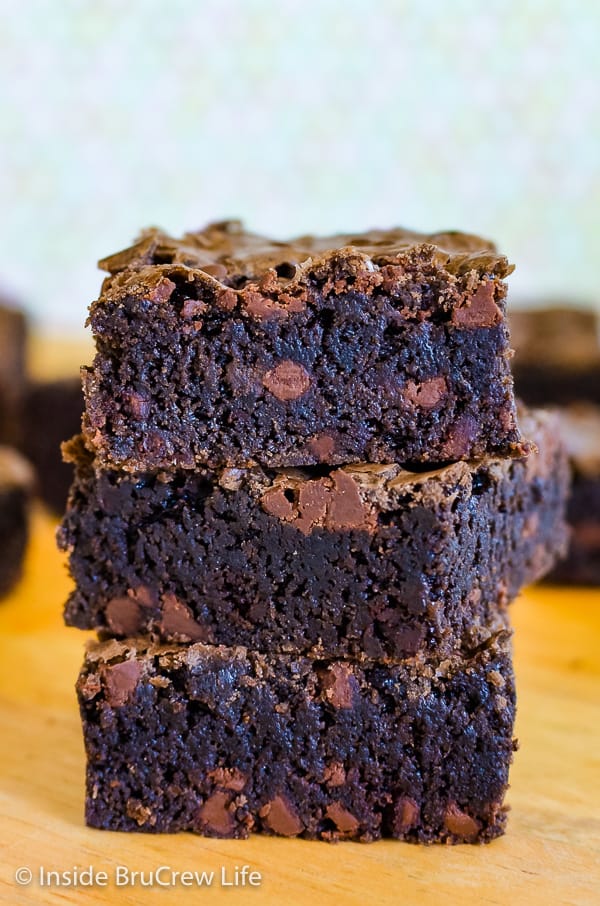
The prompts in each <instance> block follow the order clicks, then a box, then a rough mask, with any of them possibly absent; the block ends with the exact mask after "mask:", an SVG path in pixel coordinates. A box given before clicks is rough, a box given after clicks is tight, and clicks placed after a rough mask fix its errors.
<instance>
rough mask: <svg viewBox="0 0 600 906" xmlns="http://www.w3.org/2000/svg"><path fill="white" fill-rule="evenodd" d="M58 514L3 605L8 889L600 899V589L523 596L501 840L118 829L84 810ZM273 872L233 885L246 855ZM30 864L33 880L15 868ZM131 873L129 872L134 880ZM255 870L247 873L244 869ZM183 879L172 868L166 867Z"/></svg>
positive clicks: (40, 522)
mask: <svg viewBox="0 0 600 906" xmlns="http://www.w3.org/2000/svg"><path fill="white" fill-rule="evenodd" d="M54 530H55V523H54V522H53V521H52V520H51V519H50V518H49V517H48V516H47V515H45V514H44V513H42V512H41V511H38V512H37V513H36V514H35V520H34V534H33V543H32V545H31V548H30V551H29V555H28V559H27V565H26V573H25V576H24V579H23V581H22V582H21V584H20V586H19V588H18V589H17V590H16V591H15V592H14V593H13V595H12V596H11V597H10V598H9V599H7V600H5V601H4V602H3V603H2V604H1V605H0V734H1V736H0V739H1V743H0V900H1V902H3V903H10V904H20V903H51V904H52V903H77V904H91V903H108V902H110V903H131V904H139V903H146V902H147V903H162V902H165V903H185V902H190V903H191V902H206V903H211V904H212V903H215V904H216V903H229V904H233V903H236V904H237V903H256V904H258V903H260V904H261V906H262V904H273V906H275V904H277V906H280V904H286V903H290V904H301V906H302V904H306V906H308V904H311V906H312V904H315V906H321V904H334V903H335V904H357V906H358V904H361V906H362V904H364V903H369V904H371V903H372V904H388V903H389V904H391V903H401V904H411V906H412V904H415V903H416V904H436V906H439V904H440V903H442V904H444V903H451V904H460V906H466V904H478V906H481V904H505V903H510V904H511V906H514V904H521V903H523V904H527V906H535V904H543V906H548V904H554V903H556V904H561V906H562V904H578V906H583V904H598V903H600V868H599V859H600V592H599V591H595V592H594V591H572V590H568V589H547V588H541V587H537V588H534V589H531V590H529V591H528V592H527V593H526V594H525V595H523V596H522V597H521V598H520V599H519V601H517V602H516V603H515V605H514V607H513V616H514V622H515V627H516V637H515V649H516V668H517V675H518V682H519V715H518V726H517V734H518V736H519V739H520V741H521V748H520V751H519V752H518V753H517V756H516V759H515V764H514V767H513V771H512V786H511V789H510V791H509V796H508V801H509V802H510V804H511V806H512V812H511V816H510V821H509V825H508V833H507V834H506V836H505V837H504V838H502V839H500V840H497V841H495V842H494V843H492V844H490V845H489V846H456V847H445V846H432V847H418V846H411V845H408V844H404V843H399V842H394V841H382V842H379V843H374V844H370V845H368V844H353V843H341V844H338V845H337V846H332V845H329V844H326V843H312V842H307V841H302V840H286V839H274V838H258V837H254V838H251V839H250V840H248V841H224V840H209V839H203V838H201V837H195V836H193V835H191V834H180V835H177V836H155V837H152V836H145V835H142V834H139V835H138V834H129V835H126V834H115V833H107V832H104V831H96V830H91V829H89V828H86V827H85V826H84V824H83V776H84V757H83V748H82V741H81V731H80V726H79V716H78V712H77V705H76V701H75V695H74V690H73V686H74V682H75V678H76V676H77V672H78V670H79V664H80V661H81V657H82V649H83V641H84V638H85V637H86V634H85V633H81V632H78V631H77V630H75V629H67V628H65V627H63V626H62V624H61V607H62V603H63V601H64V599H65V597H66V594H67V593H68V590H69V587H70V583H69V580H68V578H67V576H66V572H65V565H64V561H63V559H62V557H61V555H59V554H58V552H57V551H56V550H55V548H54ZM244 865H248V866H250V869H251V870H253V871H256V872H260V874H261V877H262V881H261V884H260V886H259V887H249V886H246V887H241V886H238V887H232V886H222V883H221V881H222V879H221V871H222V870H224V871H225V873H226V875H225V881H226V882H227V883H229V882H232V881H233V880H234V879H235V868H236V866H238V867H241V866H244ZM40 866H43V868H44V869H45V870H46V871H67V870H72V869H73V868H74V867H75V866H77V867H78V868H79V869H83V868H88V867H89V866H92V867H93V868H94V869H95V871H96V872H99V871H102V870H104V871H106V873H107V875H108V883H109V886H108V887H100V886H95V887H91V888H89V887H78V888H77V889H73V888H68V887H64V886H61V887H57V886H53V887H41V886H40V884H39V869H40ZM117 866H124V867H125V869H126V870H127V871H128V872H133V871H144V872H149V871H152V870H156V869H158V868H159V867H160V866H166V867H168V868H169V869H172V870H173V871H190V872H193V871H199V872H201V871H206V872H214V878H213V882H212V885H211V886H210V887H203V888H200V889H199V888H197V887H196V888H194V887H191V888H189V887H187V888H186V887H183V886H181V884H178V885H176V886H174V887H168V888H166V887H159V886H158V885H155V886H154V887H152V888H146V887H140V886H130V885H129V884H127V885H123V886H121V887H116V884H115V872H116V870H117ZM19 868H29V869H30V870H31V871H32V872H33V874H34V880H33V881H32V882H31V884H30V885H27V886H19V885H17V884H16V882H15V872H16V870H17V869H19ZM130 877H131V876H130V875H129V874H121V878H122V879H123V880H127V881H130ZM240 877H241V873H240V872H239V873H238V878H240ZM159 878H160V879H161V880H163V881H164V880H167V881H168V880H169V879H170V876H169V874H168V873H167V874H165V872H164V871H163V873H162V874H159Z"/></svg>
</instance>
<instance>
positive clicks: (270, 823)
mask: <svg viewBox="0 0 600 906" xmlns="http://www.w3.org/2000/svg"><path fill="white" fill-rule="evenodd" d="M258 814H259V815H260V817H261V818H262V819H263V823H264V824H265V825H266V826H267V827H268V828H269V830H272V831H273V832H274V833H275V834H281V835H282V836H284V837H294V836H296V834H299V833H301V832H302V831H303V830H304V825H303V823H302V821H301V820H300V818H299V817H298V814H297V813H296V811H295V809H294V808H293V807H292V805H291V803H289V802H288V800H287V799H286V798H285V797H284V796H281V795H279V796H275V798H274V799H271V801H270V802H267V804H266V805H263V807H262V808H261V809H260V811H259V813H258Z"/></svg>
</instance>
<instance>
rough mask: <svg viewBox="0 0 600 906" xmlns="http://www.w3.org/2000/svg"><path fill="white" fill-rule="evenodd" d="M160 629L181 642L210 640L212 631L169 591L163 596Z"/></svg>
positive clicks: (166, 635)
mask: <svg viewBox="0 0 600 906" xmlns="http://www.w3.org/2000/svg"><path fill="white" fill-rule="evenodd" d="M160 631H161V634H162V635H163V636H165V637H168V638H172V639H176V640H177V641H180V642H208V641H210V638H209V636H210V633H209V632H208V630H207V629H206V627H205V626H201V625H200V624H199V623H197V622H196V620H195V619H194V615H193V613H192V611H191V610H190V608H189V607H187V606H186V605H185V604H182V603H181V601H178V600H177V598H176V597H175V595H173V594H171V593H170V592H167V593H166V594H164V595H163V596H162V616H161V621H160Z"/></svg>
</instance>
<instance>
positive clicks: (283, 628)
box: [59, 413, 568, 657]
mask: <svg viewBox="0 0 600 906" xmlns="http://www.w3.org/2000/svg"><path fill="white" fill-rule="evenodd" d="M524 424H525V425H526V426H527V431H528V435H529V436H531V437H533V439H534V440H535V441H537V443H538V445H539V448H540V453H539V454H531V455H530V456H529V457H528V458H526V459H520V460H517V459H511V458H500V459H494V458H490V457H487V458H484V459H483V460H481V461H479V462H477V463H465V462H458V463H455V464H452V465H448V466H445V467H442V468H438V469H436V470H435V471H424V472H414V471H407V470H405V469H403V468H402V467H401V466H395V465H387V466H380V465H373V464H370V465H356V466H346V467H343V468H326V467H318V468H317V469H316V470H315V468H312V469H311V468H307V469H304V470H287V471H279V472H278V471H272V470H271V471H269V470H262V469H259V468H254V469H250V470H242V469H226V470H223V471H221V472H214V471H210V470H208V469H206V468H199V469H198V470H197V471H195V472H185V471H183V472H178V473H175V474H171V473H169V474H162V475H154V474H140V473H137V474H128V473H124V472H118V471H106V470H103V469H102V468H95V467H94V462H93V461H92V460H91V459H90V458H89V454H88V455H86V452H85V448H84V447H83V445H82V444H81V442H75V443H74V444H73V445H72V446H71V455H72V456H73V457H74V458H75V459H76V460H77V474H76V478H75V482H74V485H73V488H72V491H71V495H70V499H69V505H68V509H67V513H66V516H65V519H64V522H63V524H62V528H61V530H60V532H59V544H60V546H61V547H62V549H63V550H68V551H69V552H70V569H71V573H72V575H73V578H74V579H75V581H76V589H75V590H74V592H73V593H72V595H71V597H70V599H69V601H68V603H67V606H66V621H67V623H69V624H71V625H74V626H78V627H81V628H87V629H89V628H95V629H98V630H101V631H103V632H105V633H109V634H111V635H117V636H124V635H134V634H141V633H148V632H149V633H151V634H152V635H153V636H154V637H156V638H161V639H163V640H166V641H189V640H191V641H203V642H210V643H216V644H226V645H237V644H241V645H247V646H248V647H249V648H254V649H256V650H258V651H263V652H264V651H266V652H269V651H289V652H295V653H297V652H306V651H310V652H312V653H313V654H319V653H325V654H326V655H328V656H332V655H336V656H340V655H348V654H349V655H356V654H359V653H361V652H366V653H367V654H368V655H369V656H371V657H382V656H391V657H402V656H405V655H410V654H414V653H415V652H416V651H417V650H420V649H424V648H426V649H432V648H434V647H436V646H437V648H438V650H439V651H446V650H452V649H453V648H455V647H456V646H457V645H459V646H460V645H461V644H463V643H464V641H465V640H467V641H468V642H469V644H472V643H473V639H476V638H477V636H478V634H479V633H480V632H481V631H482V627H486V626H487V624H488V623H490V622H491V621H492V620H493V619H494V618H495V615H497V609H498V602H499V601H500V602H502V604H503V605H504V604H506V603H508V602H509V601H510V600H512V598H514V597H515V595H516V594H517V593H518V592H519V590H520V588H521V587H522V585H523V584H524V583H528V582H531V581H534V580H535V579H537V578H539V577H540V576H541V575H543V574H544V572H546V571H547V570H548V569H549V568H550V567H551V566H552V565H553V563H554V562H555V560H556V557H557V555H559V554H561V553H563V551H564V546H565V543H566V528H565V524H564V507H565V493H566V485H567V479H568V474H567V467H566V458H565V454H564V450H563V449H562V448H561V446H560V445H559V444H558V443H557V441H556V437H557V434H558V432H557V430H556V420H555V418H554V417H553V416H552V415H551V414H550V413H539V414H537V415H535V416H533V417H532V416H527V417H525V419H524Z"/></svg>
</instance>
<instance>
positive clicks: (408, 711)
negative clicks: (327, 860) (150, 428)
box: [77, 630, 515, 843]
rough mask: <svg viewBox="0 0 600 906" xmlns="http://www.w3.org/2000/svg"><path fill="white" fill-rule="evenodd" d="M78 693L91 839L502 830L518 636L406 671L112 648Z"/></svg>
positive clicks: (98, 653)
mask: <svg viewBox="0 0 600 906" xmlns="http://www.w3.org/2000/svg"><path fill="white" fill-rule="evenodd" d="M77 690H78V695H79V701H80V707H81V716H82V721H83V730H84V737H85V748H86V753H87V796H86V819H87V823H88V824H89V825H91V826H93V827H99V828H104V829H107V830H121V831H146V832H150V833H160V832H174V831H184V830H186V831H194V832H196V833H200V834H205V835H209V836H217V837H246V836H247V835H248V834H249V833H250V832H251V831H257V832H261V833H266V834H281V835H283V836H288V837H290V836H302V837H308V838H321V839H324V840H339V839H352V840H362V841H371V840H376V839H378V838H379V837H395V838H399V839H403V840H408V841H413V842H434V841H443V842H447V843H459V842H468V843H474V842H485V841H488V840H491V839H492V838H493V837H496V836H498V835H499V834H501V833H502V831H503V828H504V823H505V818H506V812H505V808H504V806H503V804H502V803H503V798H504V793H505V790H506V786H507V780H508V770H509V765H510V762H511V759H512V753H513V750H514V747H515V746H514V742H513V719H514V708H515V691H514V682H513V673H512V666H511V653H510V641H509V633H508V632H507V631H505V630H502V631H500V632H499V633H497V634H495V635H494V636H493V637H490V638H488V639H487V640H486V642H485V643H484V644H482V645H481V646H480V647H479V648H478V650H476V651H474V652H472V653H470V654H469V655H468V656H467V655H463V656H455V657H453V658H451V659H448V660H439V659H438V660H435V659H428V658H425V659H422V660H413V661H408V662H406V661H405V662H403V663H396V664H393V663H387V664H386V663H378V662H374V661H368V660H364V661H361V662H359V661H348V660H320V661H315V660H312V659H308V658H296V657H293V656H284V655H271V656H268V657H265V656H262V655H260V654H257V653H256V652H252V651H248V650H246V649H245V648H240V647H238V648H223V647H210V646H205V645H202V644H194V645H185V646H171V647H169V646H162V647H161V646H153V645H151V644H149V643H148V641H147V640H133V641H132V640H127V641H125V642H119V641H117V640H114V639H113V640H110V641H107V642H104V643H100V644H99V643H93V644H92V645H91V647H90V648H89V649H88V653H87V656H86V660H85V664H84V667H83V670H82V672H81V674H80V677H79V680H78V683H77Z"/></svg>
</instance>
